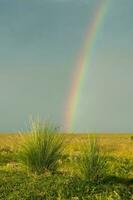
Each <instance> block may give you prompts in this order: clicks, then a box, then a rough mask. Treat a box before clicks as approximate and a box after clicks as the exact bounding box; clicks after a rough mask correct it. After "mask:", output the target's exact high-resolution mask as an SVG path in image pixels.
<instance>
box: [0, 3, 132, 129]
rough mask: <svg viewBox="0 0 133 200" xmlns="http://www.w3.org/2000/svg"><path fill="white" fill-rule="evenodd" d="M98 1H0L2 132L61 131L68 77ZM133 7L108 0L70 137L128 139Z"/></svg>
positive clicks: (130, 103) (0, 109)
mask: <svg viewBox="0 0 133 200" xmlns="http://www.w3.org/2000/svg"><path fill="white" fill-rule="evenodd" d="M99 1H100V0H23V1H21V0H12V1H10V0H0V131H1V132H2V131H5V132H7V131H17V130H20V129H25V127H26V123H28V119H29V116H30V115H32V116H37V115H39V116H40V118H42V119H49V120H51V121H53V122H55V123H57V124H59V125H61V126H63V117H64V107H65V104H66V100H67V94H68V90H69V87H70V83H71V75H72V72H73V70H74V67H75V63H76V60H77V56H78V55H79V52H80V49H81V47H82V44H83V41H84V37H85V30H86V28H87V27H89V24H90V22H91V19H92V16H93V14H94V12H95V9H96V5H97V4H98V2H99ZM132 9H133V1H132V0H117V1H116V0H110V6H109V8H108V11H107V14H106V16H105V18H104V22H103V25H102V26H101V28H100V30H99V33H98V35H97V40H96V42H95V46H94V50H93V57H92V62H91V65H90V66H89V67H88V71H87V72H86V79H85V81H84V85H83V88H82V91H81V99H80V102H79V105H78V108H77V113H76V118H75V131H79V132H84V131H88V132H90V131H97V132H102V131H104V132H133V78H132V77H133V23H132V22H133V13H132Z"/></svg>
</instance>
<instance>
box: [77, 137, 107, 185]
mask: <svg viewBox="0 0 133 200" xmlns="http://www.w3.org/2000/svg"><path fill="white" fill-rule="evenodd" d="M79 169H80V173H81V175H82V176H83V177H84V178H85V179H87V180H88V181H90V182H93V183H94V182H96V183H97V182H100V181H101V180H102V179H103V178H104V177H105V174H106V169H107V158H106V157H105V156H104V155H102V152H101V149H100V147H99V144H98V139H96V138H95V137H92V138H90V140H89V143H88V142H86V143H85V144H84V146H83V147H82V154H81V162H80V168H79Z"/></svg>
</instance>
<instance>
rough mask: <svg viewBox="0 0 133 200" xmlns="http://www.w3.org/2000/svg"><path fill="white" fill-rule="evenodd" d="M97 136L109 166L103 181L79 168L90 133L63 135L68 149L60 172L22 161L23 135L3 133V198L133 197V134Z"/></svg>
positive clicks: (82, 199)
mask: <svg viewBox="0 0 133 200" xmlns="http://www.w3.org/2000/svg"><path fill="white" fill-rule="evenodd" d="M25 137H27V136H25ZM97 138H98V141H99V145H100V148H101V149H102V151H103V153H104V155H105V156H106V157H107V159H108V168H107V173H106V177H105V178H104V179H103V180H102V181H101V182H93V183H91V182H89V181H88V180H86V179H83V178H82V177H80V175H79V171H78V168H79V167H78V166H79V162H80V155H81V146H82V145H83V144H84V143H85V142H87V141H88V135H87V134H79V135H77V134H63V141H64V144H65V149H64V151H63V153H62V154H63V155H62V159H60V161H59V167H58V171H56V172H55V173H50V172H49V171H45V173H41V174H38V173H35V172H32V171H31V170H29V169H27V167H26V166H25V165H24V164H22V163H21V162H20V157H19V153H18V152H19V148H20V146H21V144H22V140H21V138H20V136H19V135H18V134H1V135H0V200H22V199H23V200H45V199H46V200H69V199H70V200H87V199H90V200H133V137H132V135H129V134H117V135H113V134H104V135H103V134H99V135H98V136H97Z"/></svg>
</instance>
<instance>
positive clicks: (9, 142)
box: [0, 134, 133, 158]
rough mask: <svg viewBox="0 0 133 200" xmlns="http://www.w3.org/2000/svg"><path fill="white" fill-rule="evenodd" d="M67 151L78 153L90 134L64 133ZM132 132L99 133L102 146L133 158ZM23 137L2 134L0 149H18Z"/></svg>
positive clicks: (115, 154)
mask: <svg viewBox="0 0 133 200" xmlns="http://www.w3.org/2000/svg"><path fill="white" fill-rule="evenodd" d="M63 135H64V140H65V146H66V151H67V153H69V154H71V155H76V154H78V153H79V151H80V145H81V144H83V142H85V141H87V140H88V138H89V136H90V135H89V134H63ZM131 136H132V134H97V137H98V138H99V142H100V146H101V147H102V149H103V151H104V152H107V153H109V155H110V156H118V157H126V158H127V157H128V158H133V139H131ZM20 142H22V141H21V139H20V136H19V134H0V149H1V148H6V149H7V151H8V149H11V150H13V151H14V150H17V149H18V147H19V144H20Z"/></svg>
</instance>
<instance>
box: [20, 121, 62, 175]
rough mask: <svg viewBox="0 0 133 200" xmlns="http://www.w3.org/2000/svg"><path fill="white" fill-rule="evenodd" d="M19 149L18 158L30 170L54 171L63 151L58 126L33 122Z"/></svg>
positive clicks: (39, 171) (40, 171)
mask: <svg viewBox="0 0 133 200" xmlns="http://www.w3.org/2000/svg"><path fill="white" fill-rule="evenodd" d="M22 137H23V138H24V142H23V143H22V146H21V149H20V159H21V161H22V162H23V163H24V164H25V165H27V166H28V168H30V169H31V170H32V171H35V172H38V173H43V172H46V171H51V172H53V171H55V170H57V167H58V160H60V159H61V155H62V151H63V139H62V136H61V135H59V134H58V128H57V127H55V126H53V125H52V124H50V123H45V124H43V123H40V122H34V123H32V125H31V130H30V133H29V135H28V136H22Z"/></svg>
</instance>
